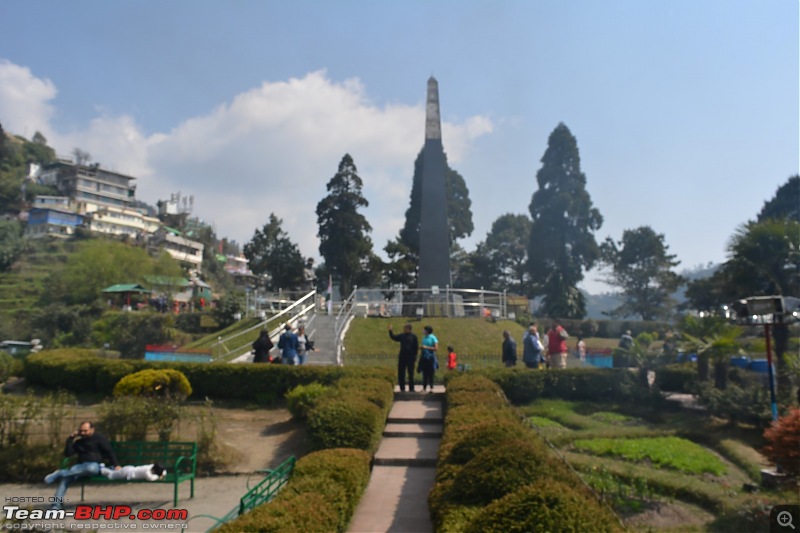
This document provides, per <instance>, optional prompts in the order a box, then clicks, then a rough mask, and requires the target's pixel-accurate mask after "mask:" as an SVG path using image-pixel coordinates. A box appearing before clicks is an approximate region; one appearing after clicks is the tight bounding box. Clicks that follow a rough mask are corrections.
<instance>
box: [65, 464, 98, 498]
mask: <svg viewBox="0 0 800 533" xmlns="http://www.w3.org/2000/svg"><path fill="white" fill-rule="evenodd" d="M55 474H56V476H54V477H55V479H54V480H53V481H58V488H57V489H56V494H55V502H54V504H53V505H54V506H59V507H63V503H61V502H63V500H64V494H66V493H67V488H69V486H70V484H72V482H73V481H75V480H76V479H78V478H81V477H91V476H96V475H98V474H100V463H78V464H76V465H73V466H72V467H71V468H65V469H61V470H57V471H56V472H55Z"/></svg>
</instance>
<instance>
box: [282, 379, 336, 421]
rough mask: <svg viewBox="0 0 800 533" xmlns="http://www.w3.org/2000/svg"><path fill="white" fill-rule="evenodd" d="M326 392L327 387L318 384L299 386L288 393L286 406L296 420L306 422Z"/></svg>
mask: <svg viewBox="0 0 800 533" xmlns="http://www.w3.org/2000/svg"><path fill="white" fill-rule="evenodd" d="M326 390H327V387H325V385H322V384H321V383H317V382H314V383H309V384H308V385H298V386H297V387H295V388H293V389H292V390H290V391H289V392H287V393H286V406H287V407H288V408H289V412H290V413H292V416H293V417H294V418H295V419H297V420H305V419H306V417H307V416H308V412H309V411H310V410H311V409H312V408H313V407H314V406H315V405H316V403H317V401H318V400H319V398H320V397H321V396H322V395H323V394H324V393H325V391H326Z"/></svg>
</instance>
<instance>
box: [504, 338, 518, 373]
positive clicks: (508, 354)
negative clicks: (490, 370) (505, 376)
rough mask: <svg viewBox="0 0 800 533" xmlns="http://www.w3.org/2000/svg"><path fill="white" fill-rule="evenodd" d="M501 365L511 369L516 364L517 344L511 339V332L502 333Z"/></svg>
mask: <svg viewBox="0 0 800 533" xmlns="http://www.w3.org/2000/svg"><path fill="white" fill-rule="evenodd" d="M503 364H504V365H506V368H511V367H512V366H516V364H517V342H516V341H515V340H514V339H513V338H512V337H511V332H509V331H508V330H505V331H504V332H503Z"/></svg>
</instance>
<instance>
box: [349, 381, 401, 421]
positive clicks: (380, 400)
mask: <svg viewBox="0 0 800 533" xmlns="http://www.w3.org/2000/svg"><path fill="white" fill-rule="evenodd" d="M336 387H337V388H338V389H339V390H340V391H341V392H343V393H344V394H346V395H357V396H359V397H361V398H364V399H365V400H367V401H369V402H371V403H373V404H375V405H376V406H377V407H378V409H380V410H381V411H382V412H383V414H384V417H385V416H386V415H388V414H389V410H390V409H391V408H392V402H393V401H394V386H393V385H392V384H391V383H389V382H388V381H386V380H384V379H379V378H356V377H344V378H342V379H340V380H339V381H337V382H336Z"/></svg>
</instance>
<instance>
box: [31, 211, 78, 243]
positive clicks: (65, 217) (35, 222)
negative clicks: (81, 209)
mask: <svg viewBox="0 0 800 533" xmlns="http://www.w3.org/2000/svg"><path fill="white" fill-rule="evenodd" d="M82 225H83V215H80V214H78V213H75V212H73V211H69V210H67V209H62V208H59V207H33V208H31V210H30V212H29V213H28V224H27V225H26V226H25V235H27V236H28V237H30V238H39V237H48V236H50V237H64V238H67V237H71V236H72V235H74V234H75V230H76V229H77V228H79V227H80V226H82Z"/></svg>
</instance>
